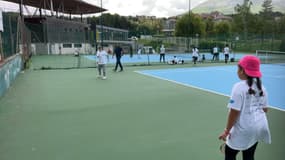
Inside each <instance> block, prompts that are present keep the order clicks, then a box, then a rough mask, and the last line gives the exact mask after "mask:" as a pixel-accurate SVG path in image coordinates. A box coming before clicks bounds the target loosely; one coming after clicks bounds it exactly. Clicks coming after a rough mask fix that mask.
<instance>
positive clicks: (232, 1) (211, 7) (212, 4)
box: [193, 0, 285, 14]
mask: <svg viewBox="0 0 285 160" xmlns="http://www.w3.org/2000/svg"><path fill="white" fill-rule="evenodd" d="M251 1H252V3H253V5H252V6H251V11H252V12H253V13H258V12H259V11H261V9H262V7H261V5H262V4H263V2H264V0H251ZM242 3H243V0H208V1H205V2H204V3H201V4H200V5H198V6H196V7H195V8H194V9H193V12H194V13H210V12H212V11H220V12H222V13H224V14H232V13H234V7H235V6H236V5H237V4H242ZM272 6H273V11H279V12H282V13H284V12H285V3H284V0H272Z"/></svg>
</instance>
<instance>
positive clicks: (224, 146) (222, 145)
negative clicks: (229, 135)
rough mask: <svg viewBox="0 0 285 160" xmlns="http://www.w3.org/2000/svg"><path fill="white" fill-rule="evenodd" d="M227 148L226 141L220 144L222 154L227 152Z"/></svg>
mask: <svg viewBox="0 0 285 160" xmlns="http://www.w3.org/2000/svg"><path fill="white" fill-rule="evenodd" d="M225 149H226V142H223V143H222V144H221V145H220V152H221V153H222V154H225Z"/></svg>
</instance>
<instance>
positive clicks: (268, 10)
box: [260, 0, 273, 19]
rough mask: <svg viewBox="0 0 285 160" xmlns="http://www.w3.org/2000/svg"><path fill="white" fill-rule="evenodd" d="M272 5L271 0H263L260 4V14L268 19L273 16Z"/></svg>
mask: <svg viewBox="0 0 285 160" xmlns="http://www.w3.org/2000/svg"><path fill="white" fill-rule="evenodd" d="M272 10H273V6H272V0H264V2H263V4H262V11H261V12H260V15H261V16H262V17H264V19H270V18H272V16H273V11H272Z"/></svg>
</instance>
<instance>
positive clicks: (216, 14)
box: [200, 11, 232, 22]
mask: <svg viewBox="0 0 285 160" xmlns="http://www.w3.org/2000/svg"><path fill="white" fill-rule="evenodd" d="M200 16H201V17H202V18H203V19H212V20H213V21H215V22H220V21H231V20H232V17H230V16H225V15H224V14H223V13H221V12H218V11H215V12H211V13H202V14H200Z"/></svg>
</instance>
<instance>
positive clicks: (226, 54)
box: [224, 44, 230, 63]
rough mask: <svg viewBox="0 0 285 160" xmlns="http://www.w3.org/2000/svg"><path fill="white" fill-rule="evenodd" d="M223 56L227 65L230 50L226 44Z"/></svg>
mask: <svg viewBox="0 0 285 160" xmlns="http://www.w3.org/2000/svg"><path fill="white" fill-rule="evenodd" d="M224 55H225V63H228V61H229V58H230V48H229V45H228V44H226V47H225V48H224Z"/></svg>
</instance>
